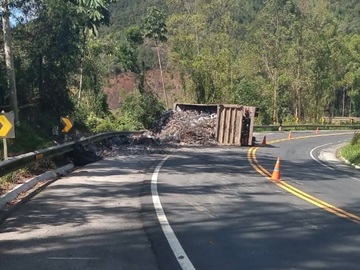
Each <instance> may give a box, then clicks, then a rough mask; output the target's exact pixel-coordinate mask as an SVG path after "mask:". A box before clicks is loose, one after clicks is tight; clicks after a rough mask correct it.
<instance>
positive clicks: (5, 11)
mask: <svg viewBox="0 0 360 270" xmlns="http://www.w3.org/2000/svg"><path fill="white" fill-rule="evenodd" d="M8 4H9V3H8V0H3V1H2V6H1V8H2V24H3V33H4V52H5V64H6V71H7V76H8V85H9V89H10V103H11V104H10V106H11V109H12V110H13V111H14V118H15V124H17V125H18V124H19V108H18V102H17V93H16V79H15V67H14V57H13V52H12V44H11V29H10V19H9V8H8Z"/></svg>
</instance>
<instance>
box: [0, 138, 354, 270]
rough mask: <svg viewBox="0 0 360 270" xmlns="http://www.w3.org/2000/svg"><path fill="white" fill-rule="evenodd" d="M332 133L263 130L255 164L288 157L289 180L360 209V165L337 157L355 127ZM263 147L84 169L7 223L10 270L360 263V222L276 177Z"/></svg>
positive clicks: (5, 258) (4, 251)
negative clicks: (272, 178)
mask: <svg viewBox="0 0 360 270" xmlns="http://www.w3.org/2000/svg"><path fill="white" fill-rule="evenodd" d="M325 133H326V132H322V131H321V133H320V134H319V135H316V137H314V138H302V139H298V138H300V137H306V136H308V135H311V136H313V135H314V132H313V133H306V132H299V133H296V132H295V133H293V134H292V136H293V138H294V139H292V140H286V139H287V137H288V134H287V133H286V132H275V133H267V134H258V135H257V136H258V140H259V139H260V141H261V139H262V138H261V137H262V136H263V135H266V136H267V142H268V145H266V146H261V147H259V148H258V149H257V150H256V160H257V162H258V164H260V165H261V166H263V168H264V169H263V171H264V170H265V171H268V172H271V171H272V170H273V168H274V165H275V162H276V159H277V157H281V177H282V182H283V183H288V185H292V186H293V187H295V188H298V189H300V190H302V191H303V192H305V193H306V194H310V195H312V196H315V197H316V198H319V200H321V202H327V203H330V204H331V205H333V206H335V207H339V208H341V209H344V211H346V213H352V214H353V215H354V216H355V217H358V216H359V215H360V213H359V208H360V207H359V206H360V202H359V196H357V194H360V181H359V175H360V173H359V171H354V170H353V169H349V168H348V167H347V166H343V165H342V164H341V163H339V162H338V161H337V160H335V159H333V158H331V156H330V159H332V160H330V161H329V156H327V154H326V151H327V149H331V148H334V147H336V145H338V144H341V143H343V142H344V141H345V140H348V139H350V138H351V135H337V136H322V135H327V134H325ZM281 139H285V140H284V141H281ZM274 141H277V142H274ZM252 149H253V148H249V147H222V148H191V149H190V148H189V149H183V150H180V151H178V152H175V153H173V154H172V155H170V156H166V157H164V156H156V155H153V156H134V157H118V158H114V159H106V160H102V161H99V162H96V163H93V164H90V165H88V166H86V167H84V168H81V169H78V170H76V171H75V172H74V173H72V174H70V175H68V176H66V177H63V178H61V179H58V180H57V181H55V182H53V183H52V184H50V185H49V186H47V187H46V188H45V189H43V190H42V191H41V192H39V193H38V194H36V195H35V196H34V197H32V198H30V200H29V201H28V202H26V203H24V204H21V205H20V207H17V209H16V210H15V211H13V212H12V213H11V215H10V216H9V218H7V220H6V221H5V222H4V223H2V224H1V225H0V269H1V270H8V269H9V270H10V269H11V270H13V269H20V270H21V269H40V270H41V269H54V270H60V269H71V270H72V269H130V270H132V269H149V270H151V269H164V270H167V269H171V270H176V269H182V270H184V269H186V270H190V269H195V268H196V269H206V270H207V269H358V268H359V267H358V265H359V264H360V256H359V250H360V249H359V248H360V233H359V232H360V229H359V228H360V227H359V226H360V223H357V222H356V219H355V218H353V219H351V218H348V217H341V216H339V215H338V214H334V213H332V212H331V211H328V210H327V209H324V208H321V207H319V206H318V205H316V203H315V204H314V202H311V200H309V199H307V200H305V199H304V198H302V197H301V196H296V195H295V194H293V193H291V192H289V191H288V190H285V189H284V188H283V187H282V186H281V185H278V184H276V183H274V182H272V181H269V179H268V178H267V177H265V176H263V175H261V174H259V172H258V171H257V170H256V168H254V164H252V161H251V160H250V159H249V153H250V151H252ZM254 153H255V152H254ZM324 157H326V159H327V160H326V161H325V160H324ZM164 232H165V233H164Z"/></svg>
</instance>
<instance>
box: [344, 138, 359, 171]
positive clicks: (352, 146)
mask: <svg viewBox="0 0 360 270" xmlns="http://www.w3.org/2000/svg"><path fill="white" fill-rule="evenodd" d="M341 155H342V156H343V157H344V158H345V159H346V160H348V161H349V162H350V163H351V164H355V165H358V166H360V132H356V133H355V135H354V137H353V139H352V140H351V142H350V143H349V144H348V145H346V146H345V147H343V148H342V149H341Z"/></svg>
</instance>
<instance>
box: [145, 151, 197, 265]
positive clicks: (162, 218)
mask: <svg viewBox="0 0 360 270" xmlns="http://www.w3.org/2000/svg"><path fill="white" fill-rule="evenodd" d="M168 158H169V156H166V157H165V158H164V159H163V160H161V161H160V163H159V164H158V165H157V167H156V168H155V171H154V173H153V175H152V177H151V196H152V200H153V204H154V208H155V211H156V215H157V218H158V220H159V222H160V225H161V228H162V230H163V232H164V234H165V237H166V239H167V241H168V243H169V245H170V247H171V249H172V251H173V253H174V255H175V257H176V259H177V261H178V262H179V264H180V266H181V268H182V269H183V270H195V267H194V266H193V264H192V263H191V261H190V259H189V258H188V256H187V255H186V253H185V251H184V249H183V248H182V246H181V244H180V242H179V240H178V239H177V238H176V235H175V233H174V231H173V229H172V228H171V226H170V224H169V221H168V220H167V218H166V215H165V212H164V210H163V208H162V205H161V202H160V197H159V194H158V190H157V180H158V176H159V172H160V169H161V167H162V165H163V164H164V163H165V161H166V160H167V159H168Z"/></svg>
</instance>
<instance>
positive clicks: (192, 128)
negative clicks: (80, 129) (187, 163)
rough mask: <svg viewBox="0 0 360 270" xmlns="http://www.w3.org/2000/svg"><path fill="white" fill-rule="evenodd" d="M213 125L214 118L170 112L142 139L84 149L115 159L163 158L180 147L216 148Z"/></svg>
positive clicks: (116, 139) (114, 140)
mask: <svg viewBox="0 0 360 270" xmlns="http://www.w3.org/2000/svg"><path fill="white" fill-rule="evenodd" d="M216 124H217V115H216V114H209V113H204V112H197V111H191V110H186V111H174V110H169V111H167V112H166V113H164V114H163V115H162V116H161V117H160V118H159V119H158V120H157V121H156V122H155V124H154V127H153V129H152V130H151V131H146V132H144V133H143V134H141V135H120V136H117V137H113V138H112V139H111V140H108V141H107V142H102V143H100V144H97V145H96V146H95V145H92V144H90V145H87V146H86V148H87V150H89V151H92V152H94V153H96V154H97V155H98V156H101V157H114V156H122V155H144V154H165V153H167V152H169V151H171V150H172V149H174V148H177V147H179V146H211V145H217V142H216V140H215V132H216Z"/></svg>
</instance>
